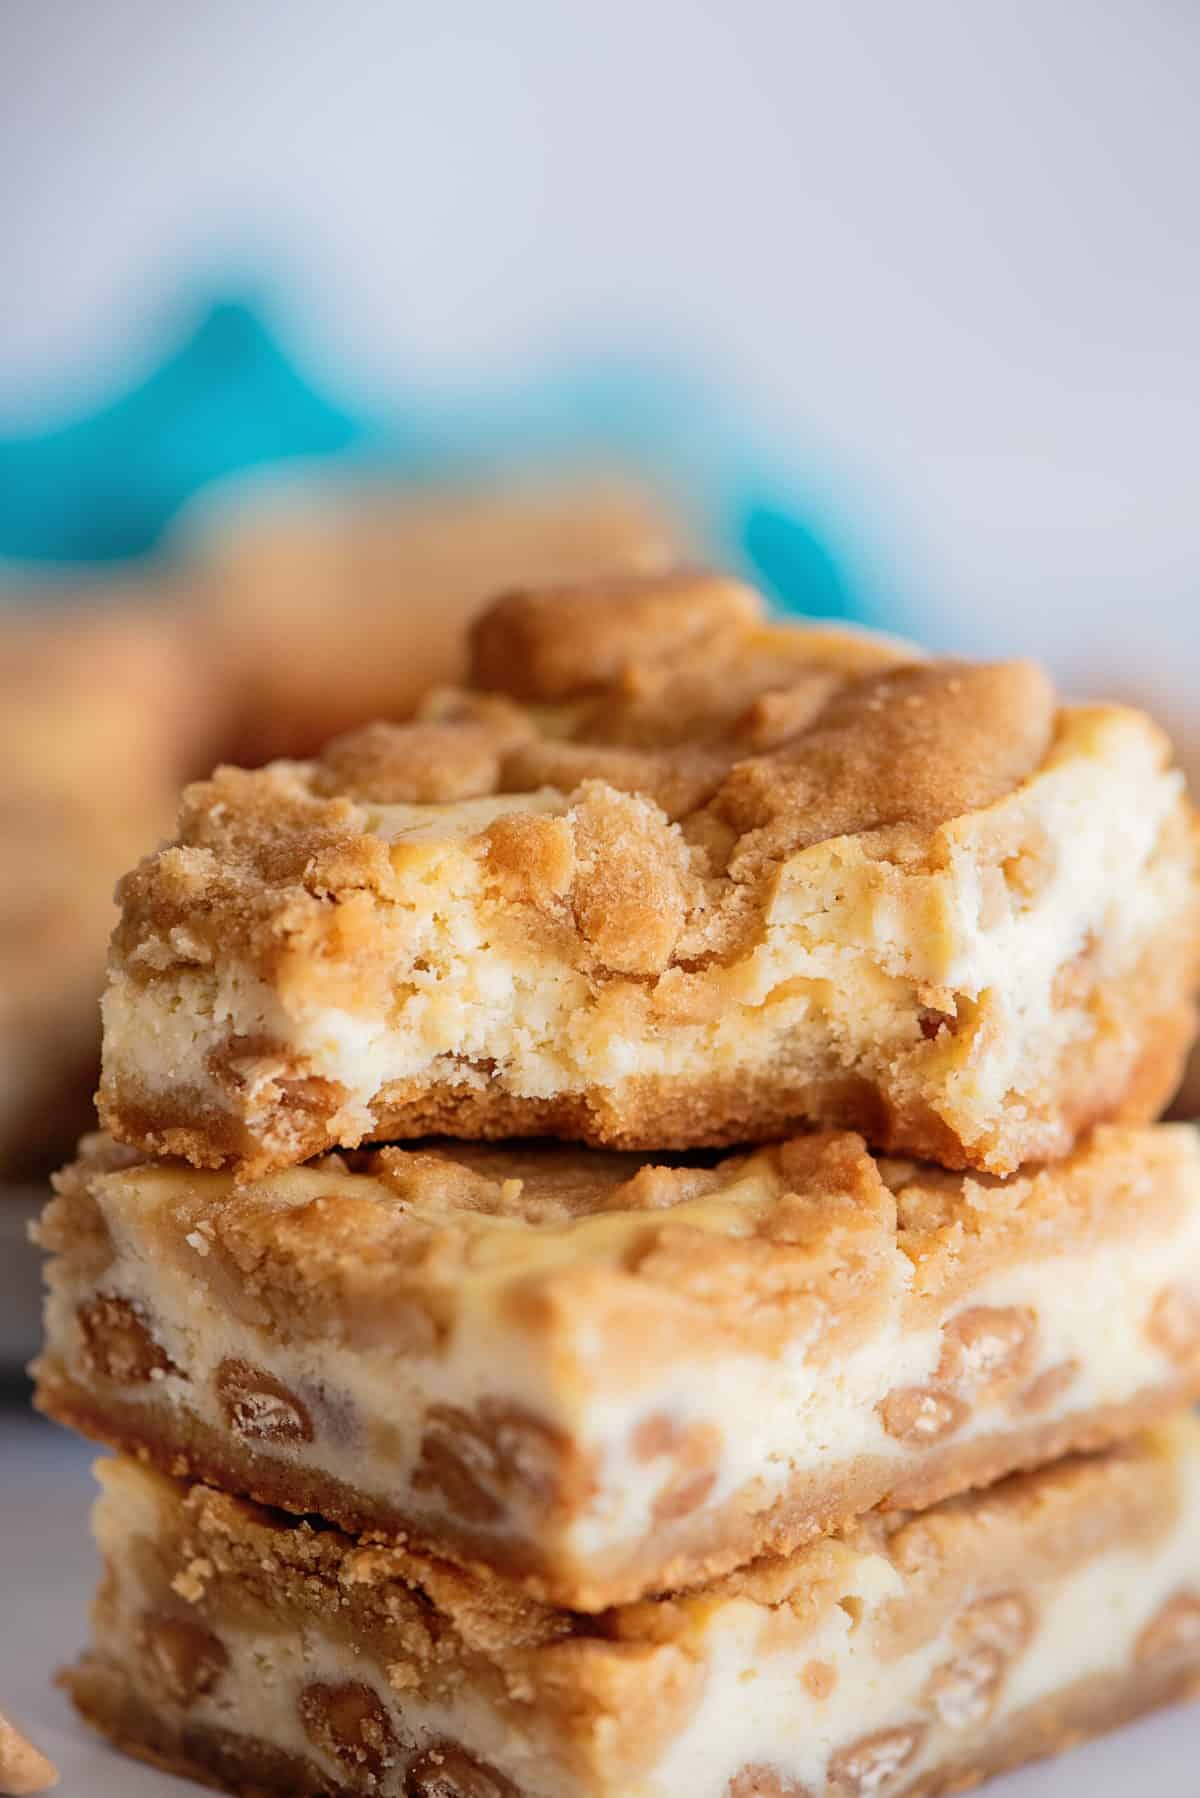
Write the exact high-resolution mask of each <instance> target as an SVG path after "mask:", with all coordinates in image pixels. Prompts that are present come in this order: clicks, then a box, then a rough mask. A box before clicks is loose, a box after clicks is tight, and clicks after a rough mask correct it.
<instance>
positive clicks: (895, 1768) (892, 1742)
mask: <svg viewBox="0 0 1200 1798" xmlns="http://www.w3.org/2000/svg"><path fill="white" fill-rule="evenodd" d="M924 1740H925V1725H924V1724H923V1723H912V1724H908V1725H902V1726H901V1727H900V1728H897V1729H881V1730H877V1731H876V1733H875V1734H874V1735H870V1736H864V1737H863V1738H862V1740H861V1741H859V1742H854V1743H852V1744H851V1746H850V1747H849V1748H842V1749H839V1751H838V1752H837V1754H835V1755H834V1756H833V1758H832V1759H831V1760H830V1763H829V1785H828V1793H829V1798H889V1795H890V1794H891V1793H892V1792H894V1791H896V1790H897V1789H898V1784H899V1779H900V1775H901V1774H902V1773H903V1772H904V1771H905V1769H906V1768H907V1767H908V1766H909V1764H910V1762H912V1761H913V1760H914V1759H915V1758H916V1756H917V1754H918V1753H919V1752H920V1749H921V1744H922V1743H923V1742H924Z"/></svg>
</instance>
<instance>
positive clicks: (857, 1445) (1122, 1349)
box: [38, 1125, 1200, 1610]
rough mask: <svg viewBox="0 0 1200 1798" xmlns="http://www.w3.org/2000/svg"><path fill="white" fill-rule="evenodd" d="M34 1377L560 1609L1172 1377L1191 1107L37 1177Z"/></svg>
mask: <svg viewBox="0 0 1200 1798" xmlns="http://www.w3.org/2000/svg"><path fill="white" fill-rule="evenodd" d="M58 1189H59V1190H58V1197H57V1198H56V1199H55V1200H54V1201H53V1203H52V1205H51V1206H50V1209H49V1211H48V1212H47V1215H46V1219H45V1222H44V1224H43V1227H42V1240H43V1242H44V1243H45V1245H46V1246H47V1247H48V1248H49V1249H51V1250H52V1251H53V1254H54V1259H53V1260H52V1261H51V1263H50V1267H49V1281H50V1288H51V1294H50V1299H49V1304H48V1311H47V1322H48V1339H47V1347H46V1351H45V1354H44V1356H43V1357H42V1360H41V1362H40V1363H39V1364H38V1375H39V1402H40V1404H41V1406H42V1408H43V1409H44V1410H46V1411H48V1412H49V1413H50V1414H51V1415H52V1416H54V1417H56V1418H58V1419H59V1420H60V1421H62V1422H63V1423H66V1424H69V1425H71V1426H72V1427H74V1428H76V1429H78V1430H81V1431H82V1432H83V1433H84V1434H86V1435H90V1436H93V1437H96V1438H98V1439H99V1440H101V1441H105V1442H108V1443H111V1444H113V1445H115V1446H117V1447H119V1448H121V1449H124V1450H126V1451H129V1452H133V1453H136V1454H138V1455H141V1456H144V1457H146V1458H148V1459H151V1460H153V1461H155V1462H157V1464H158V1465H159V1466H160V1467H162V1468H164V1469H165V1470H167V1471H168V1472H172V1473H177V1474H181V1475H190V1476H191V1477H194V1478H198V1479H202V1480H205V1481H208V1482H209V1483H211V1484H213V1485H218V1486H225V1487H228V1488H229V1489H231V1490H233V1491H239V1492H244V1493H247V1494H249V1495H251V1496H252V1497H255V1498H257V1499H260V1500H262V1501H264V1502H266V1503H269V1504H273V1505H276V1506H280V1507H283V1508H285V1509H287V1510H291V1511H296V1512H316V1513H320V1514H321V1515H322V1516H324V1517H326V1518H328V1519H329V1520H331V1521H334V1522H337V1523H339V1524H341V1525H342V1526H344V1527H346V1528H348V1529H350V1530H352V1531H359V1532H361V1531H376V1532H381V1533H383V1534H385V1535H390V1536H392V1537H394V1536H396V1535H398V1534H405V1533H407V1534H408V1535H409V1536H411V1537H412V1538H413V1539H416V1540H420V1541H423V1542H425V1543H427V1544H428V1543H433V1544H434V1545H435V1546H436V1547H437V1549H438V1551H439V1552H440V1553H443V1554H445V1555H448V1556H455V1557H458V1558H461V1559H462V1560H463V1561H465V1562H467V1563H482V1564H485V1565H488V1566H490V1567H492V1568H494V1569H498V1570H500V1571H501V1572H502V1573H504V1574H505V1575H507V1576H508V1577H509V1578H510V1579H512V1580H514V1581H517V1582H520V1583H522V1584H523V1585H524V1587H525V1589H526V1590H528V1591H531V1592H535V1593H537V1594H539V1595H541V1596H545V1597H549V1598H551V1599H553V1600H554V1601H555V1602H558V1603H564V1604H567V1605H569V1606H571V1607H573V1608H575V1609H582V1610H596V1609H599V1608H602V1607H603V1606H606V1605H608V1604H611V1603H613V1602H615V1601H618V1600H623V1599H628V1598H631V1597H637V1596H640V1595H641V1594H642V1593H644V1592H647V1591H660V1590H663V1589H665V1588H667V1587H670V1586H678V1585H681V1584H684V1583H696V1582H698V1581H700V1580H704V1579H708V1578H711V1577H713V1576H714V1575H717V1574H720V1573H723V1572H725V1571H726V1570H727V1569H729V1568H731V1567H732V1566H734V1565H736V1564H737V1563H739V1562H741V1561H743V1560H745V1559H747V1558H748V1557H749V1556H751V1555H754V1554H757V1553H759V1552H761V1551H762V1550H763V1549H765V1548H772V1549H775V1550H786V1549H790V1548H791V1547H793V1546H794V1545H796V1544H797V1543H800V1542H802V1541H804V1540H806V1539H810V1538H812V1537H814V1536H816V1535H818V1534H820V1533H821V1532H822V1531H824V1530H826V1529H828V1528H829V1527H831V1526H832V1525H836V1524H839V1523H842V1522H844V1521H845V1520H846V1519H848V1518H850V1517H852V1516H854V1515H855V1514H857V1513H859V1512H862V1511H865V1510H867V1509H869V1508H871V1507H873V1506H876V1505H879V1504H882V1503H885V1502H886V1503H888V1504H890V1505H892V1506H904V1507H909V1508H916V1507H920V1506H924V1505H927V1504H930V1503H932V1502H933V1501H934V1500H936V1499H939V1498H942V1497H944V1496H945V1495H947V1494H949V1493H952V1492H955V1491H961V1490H963V1489H964V1488H966V1487H970V1486H974V1485H980V1484H984V1483H985V1482H987V1481H990V1480H994V1479H996V1478H997V1477H998V1476H1000V1475H1002V1474H1005V1473H1008V1472H1010V1471H1011V1470H1012V1469H1014V1468H1016V1467H1021V1466H1030V1465H1033V1464H1035V1463H1036V1462H1039V1461H1042V1460H1045V1459H1047V1458H1049V1457H1051V1456H1053V1455H1058V1454H1061V1453H1063V1452H1065V1451H1066V1450H1068V1449H1072V1448H1078V1447H1081V1446H1089V1447H1091V1446H1097V1445H1100V1444H1102V1443H1105V1442H1108V1441H1111V1440H1112V1439H1113V1438H1114V1437H1116V1436H1118V1435H1120V1434H1121V1433H1123V1432H1126V1431H1128V1430H1130V1429H1132V1428H1134V1427H1137V1426H1138V1425H1139V1424H1141V1423H1143V1422H1145V1421H1147V1420H1149V1419H1151V1418H1154V1417H1155V1416H1157V1415H1160V1414H1164V1413H1165V1412H1167V1411H1168V1410H1172V1409H1175V1408H1177V1407H1178V1406H1179V1405H1181V1404H1183V1403H1185V1402H1186V1401H1187V1399H1188V1398H1189V1397H1190V1396H1193V1395H1195V1394H1196V1393H1197V1392H1200V1139H1198V1138H1197V1136H1196V1133H1195V1132H1194V1131H1192V1130H1191V1129H1190V1128H1188V1127H1186V1126H1183V1125H1178V1126H1174V1125H1159V1126H1154V1127H1143V1128H1141V1129H1132V1128H1122V1127H1117V1126H1107V1127H1102V1128H1101V1129H1099V1130H1098V1131H1097V1132H1096V1133H1095V1134H1094V1135H1093V1136H1092V1137H1091V1138H1090V1139H1089V1140H1088V1141H1087V1142H1086V1143H1085V1144H1083V1145H1082V1146H1081V1147H1080V1148H1078V1149H1077V1150H1076V1151H1075V1152H1074V1153H1073V1154H1072V1155H1071V1156H1070V1157H1069V1158H1068V1159H1067V1160H1066V1161H1063V1162H1060V1163H1056V1164H1053V1165H1051V1166H1049V1167H1046V1168H1043V1169H1040V1170H1033V1171H1030V1172H1028V1173H1025V1174H1020V1175H1015V1176H1011V1177H1010V1178H1008V1179H1007V1180H998V1179H995V1178H991V1177H986V1176H985V1177H977V1176H971V1175H964V1174H955V1173H949V1172H946V1171H944V1170H942V1169H939V1168H934V1167H929V1166H924V1165H917V1164H914V1163H911V1162H899V1161H889V1160H877V1159H875V1158H873V1157H872V1156H871V1155H870V1154H869V1153H868V1151H867V1150H866V1149H865V1147H864V1145H863V1143H862V1140H861V1138H858V1137H856V1136H853V1135H850V1134H848V1133H845V1132H827V1133H816V1134H814V1135H812V1136H802V1137H797V1138H795V1139H793V1140H791V1141H789V1142H786V1143H784V1144H782V1145H778V1146H775V1147H769V1148H764V1149H761V1150H759V1151H757V1152H755V1153H753V1154H749V1155H739V1156H733V1157H727V1158H725V1159H723V1160H714V1159H713V1158H711V1157H710V1158H708V1163H707V1165H700V1164H698V1163H697V1162H695V1160H693V1163H691V1164H687V1163H684V1164H676V1165H660V1164H655V1163H651V1162H645V1161H643V1160H641V1159H640V1158H637V1157H634V1156H622V1155H613V1154H605V1153H603V1152H599V1151H587V1150H580V1149H575V1150H569V1149H556V1148H554V1147H549V1148H547V1147H533V1148H529V1149H525V1150H521V1149H500V1148H496V1147H491V1146H487V1145H483V1146H469V1145H465V1144H454V1143H446V1144H443V1145H441V1146H440V1147H439V1146H433V1147H426V1148H422V1149H417V1150H413V1151H406V1150H403V1149H398V1148H385V1149H381V1150H379V1151H377V1152H375V1153H369V1152H367V1151H361V1152H359V1153H358V1154H357V1155H355V1156H351V1157H349V1158H346V1157H341V1156H330V1157H327V1158H326V1159H324V1160H322V1161H319V1162H317V1163H316V1164H315V1165H312V1166H306V1167H300V1168H293V1169H289V1170H285V1171H283V1172H279V1173H276V1174H273V1175H269V1176H265V1177H264V1178H263V1179H262V1180H260V1181H257V1182H254V1183H252V1184H249V1185H243V1186H241V1187H238V1186H236V1185H235V1184H234V1182H233V1180H232V1177H231V1176H230V1175H228V1174H221V1173H215V1172H196V1171H194V1170H192V1169H189V1168H187V1167H186V1166H184V1165H182V1164H178V1163H176V1164H174V1165H171V1166H165V1165H155V1164H145V1163H142V1164H139V1163H138V1161H137V1158H136V1156H135V1155H134V1154H133V1152H132V1151H129V1150H120V1149H114V1148H113V1147H112V1145H111V1144H108V1143H106V1142H105V1141H104V1140H103V1139H95V1140H93V1141H92V1142H91V1143H90V1144H89V1145H87V1146H86V1148H85V1153H84V1156H83V1159H82V1160H81V1161H80V1162H79V1163H78V1164H77V1165H76V1166H75V1167H73V1168H72V1169H70V1170H68V1171H67V1172H66V1173H65V1174H64V1175H62V1176H60V1178H59V1181H58Z"/></svg>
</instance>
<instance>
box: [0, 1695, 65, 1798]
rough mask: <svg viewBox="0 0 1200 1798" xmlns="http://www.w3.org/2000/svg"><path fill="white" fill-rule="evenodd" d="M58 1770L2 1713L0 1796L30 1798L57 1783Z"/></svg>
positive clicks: (0, 1713)
mask: <svg viewBox="0 0 1200 1798" xmlns="http://www.w3.org/2000/svg"><path fill="white" fill-rule="evenodd" d="M58 1777H59V1775H58V1768H57V1767H56V1766H55V1765H54V1762H53V1761H49V1760H47V1759H46V1756H45V1755H44V1754H43V1753H42V1752H41V1751H40V1749H37V1748H35V1747H34V1745H33V1743H32V1742H31V1741H29V1739H28V1738H27V1737H26V1736H23V1735H22V1734H21V1732H20V1730H19V1729H17V1727H16V1726H15V1724H12V1723H10V1722H9V1720H8V1718H7V1717H6V1716H5V1715H4V1713H3V1712H2V1711H0V1794H2V1795H3V1798H27V1795H28V1794H31V1793H33V1792H48V1791H49V1790H50V1788H51V1786H56V1785H57V1784H58Z"/></svg>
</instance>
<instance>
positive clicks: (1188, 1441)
mask: <svg viewBox="0 0 1200 1798" xmlns="http://www.w3.org/2000/svg"><path fill="white" fill-rule="evenodd" d="M100 1474H101V1479H102V1481H103V1485H104V1495H103V1497H102V1498H101V1500H100V1503H99V1505H98V1507H97V1510H96V1516H95V1528H96V1535H97V1539H98V1541H99V1545H100V1549H101V1553H102V1555H103V1557H104V1561H105V1563H106V1571H105V1577H104V1581H103V1584H102V1586H101V1590H100V1596H99V1598H98V1600H97V1603H96V1607H95V1611H94V1647H93V1648H92V1651H91V1652H90V1653H89V1654H88V1655H87V1656H86V1657H85V1658H84V1660H83V1661H82V1663H81V1664H80V1665H79V1667H78V1668H77V1669H76V1670H75V1671H74V1672H73V1673H72V1674H71V1675H69V1676H68V1683H69V1687H70V1690H71V1692H72V1695H73V1696H74V1699H75V1702H76V1704H77V1705H78V1707H79V1708H80V1710H81V1711H82V1712H83V1714H84V1716H85V1717H87V1718H88V1719H89V1720H90V1721H91V1722H92V1723H94V1724H95V1725H97V1727H99V1728H100V1729H101V1730H103V1731H104V1732H105V1734H107V1735H108V1736H110V1737H111V1738H112V1739H113V1740H114V1741H115V1742H116V1743H117V1744H118V1745H120V1746H121V1747H123V1748H125V1749H127V1750H128V1751H130V1752H131V1753H134V1754H139V1755H142V1756H144V1757H146V1758H148V1759H150V1760H153V1761H155V1762H156V1763H157V1764H159V1765H161V1766H166V1767H168V1768H170V1769H172V1770H173V1771H177V1772H181V1773H186V1774H191V1775H192V1776H194V1777H199V1778H201V1779H204V1780H206V1781H208V1782H211V1783H215V1784H217V1785H218V1786H223V1787H225V1788H226V1789H227V1790H232V1791H243V1790H247V1789H250V1788H252V1789H253V1790H254V1791H255V1792H257V1793H262V1792H278V1793H280V1794H284V1793H286V1794H287V1795H288V1798H317V1795H318V1794H321V1795H327V1794H336V1795H337V1798H350V1795H352V1794H360V1793H374V1794H378V1795H379V1798H678V1795H679V1794H681V1793H685V1792H686V1793H687V1794H688V1798H902V1795H903V1798H917V1795H918V1794H919V1795H920V1798H932V1795H933V1794H936V1793H944V1792H951V1791H958V1790H960V1789H961V1788H963V1787H964V1786H968V1785H973V1784H975V1782H976V1781H977V1780H979V1779H981V1778H983V1777H985V1776H986V1775H988V1774H990V1773H995V1772H999V1771H1001V1770H1003V1769H1005V1768H1008V1767H1012V1766H1015V1765H1017V1764H1019V1763H1020V1762H1022V1761H1026V1760H1029V1759H1032V1758H1034V1757H1036V1756H1039V1755H1047V1754H1054V1753H1058V1752H1059V1751H1061V1750H1063V1749H1066V1748H1069V1747H1071V1746H1073V1745H1074V1744H1075V1743H1077V1742H1078V1741H1080V1740H1081V1739H1082V1738H1083V1737H1086V1736H1088V1735H1092V1734H1095V1733H1097V1732H1098V1731H1101V1730H1104V1729H1109V1728H1111V1727H1113V1726H1114V1725H1116V1724H1118V1723H1121V1722H1123V1721H1124V1720H1125V1719H1127V1718H1129V1717H1132V1716H1136V1715H1137V1714H1138V1713H1140V1712H1142V1711H1145V1710H1149V1709H1150V1708H1152V1707H1153V1706H1156V1705H1160V1704H1163V1703H1166V1702H1169V1701H1172V1700H1176V1699H1180V1698H1183V1697H1187V1696H1189V1695H1192V1694H1195V1693H1196V1692H1197V1691H1200V1439H1198V1426H1197V1424H1196V1423H1195V1422H1194V1421H1193V1420H1192V1419H1190V1418H1185V1419H1182V1420H1180V1421H1178V1422H1176V1423H1174V1424H1172V1425H1171V1426H1170V1427H1168V1428H1167V1429H1164V1430H1163V1431H1161V1432H1158V1433H1154V1434H1151V1435H1148V1436H1143V1437H1141V1438H1136V1439H1134V1440H1133V1441H1132V1442H1131V1443H1128V1444H1126V1445H1124V1446H1122V1447H1120V1448H1117V1449H1114V1450H1112V1451H1110V1452H1109V1453H1106V1454H1103V1455H1100V1456H1097V1457H1094V1458H1080V1459H1073V1460H1067V1461H1064V1462H1059V1463H1057V1464H1055V1465H1054V1466H1051V1467H1047V1468H1044V1469H1042V1470H1041V1471H1039V1472H1037V1473H1033V1474H1027V1475H1020V1476H1015V1477H1014V1478H1012V1479H1011V1480H1008V1481H1005V1482H1003V1483H1002V1484H1000V1485H999V1486H996V1487H993V1488H991V1489H989V1490H988V1491H986V1492H983V1493H980V1494H977V1495H975V1496H972V1497H970V1498H967V1499H958V1500H953V1501H951V1502H949V1503H946V1504H943V1505H939V1506H937V1507H936V1508H935V1509H933V1510H931V1511H926V1512H923V1513H918V1514H916V1515H904V1514H899V1515H893V1516H890V1517H884V1516H880V1515H874V1516H872V1517H870V1518H868V1519H866V1520H864V1521H863V1522H862V1523H861V1524H859V1525H857V1526H855V1527H854V1528H852V1529H850V1530H848V1531H846V1532H844V1533H841V1534H838V1535H835V1536H833V1537H831V1538H828V1539H826V1540H824V1541H821V1542H818V1543H814V1544H813V1545H811V1546H810V1547H808V1548H805V1549H803V1550H801V1551H800V1552H799V1553H797V1554H795V1555H793V1556H791V1557H789V1558H785V1559H771V1558H768V1559H764V1560H760V1561H757V1562H755V1563H754V1564H753V1565H752V1566H750V1567H748V1568H745V1569H743V1570H742V1571H741V1572H739V1573H737V1574H735V1575H733V1576H732V1577H731V1578H729V1579H728V1580H725V1581H721V1582H717V1583H716V1584H713V1585H711V1586H708V1587H706V1588H705V1589H703V1590H702V1591H700V1592H697V1593H694V1594H692V1595H690V1596H686V1597H674V1598H669V1599H664V1600H659V1601H656V1602H649V1601H647V1602H643V1603H640V1604H634V1605H629V1606H625V1607H622V1608H619V1609H617V1610H614V1611H610V1612H608V1613H607V1614H606V1615H605V1616H603V1617H600V1618H596V1617H583V1616H580V1615H578V1614H574V1613H571V1612H569V1611H561V1610H553V1609H548V1608H546V1607H544V1606H541V1605H537V1604H534V1603H532V1602H529V1601H522V1600H521V1599H519V1598H517V1597H515V1596H514V1595H513V1593H512V1591H511V1589H510V1588H508V1587H506V1586H503V1585H498V1584H497V1583H496V1582H494V1581H489V1580H486V1579H482V1578H478V1577H472V1576H470V1575H468V1574H465V1573H462V1572H459V1571H456V1570H455V1569H453V1568H451V1567H448V1566H447V1565H445V1564H444V1563H441V1562H438V1561H436V1560H434V1559H431V1558H427V1557H424V1556H421V1555H418V1554H414V1553H412V1552H411V1551H406V1550H405V1549H403V1548H400V1547H387V1546H382V1545H370V1544H366V1543H362V1542H358V1541H356V1540H355V1539H354V1538H353V1537H349V1536H345V1535H343V1534H341V1533H340V1532H339V1531H337V1530H334V1529H329V1528H314V1527H313V1526H312V1525H311V1524H310V1523H308V1522H305V1521H300V1520H288V1519H287V1518H285V1517H283V1516H282V1515H281V1514H280V1513H278V1512H266V1511H261V1510H259V1509H257V1508H256V1507H254V1506H253V1505H250V1504H248V1503H246V1502H245V1501H241V1500H238V1499H234V1498H230V1497H228V1496H226V1495H224V1494H219V1493H216V1492H213V1491H211V1490H209V1489H208V1488H206V1487H201V1486H195V1487H192V1488H191V1489H190V1490H189V1489H188V1488H187V1487H185V1486H181V1485H176V1484H175V1483H174V1482H172V1481H169V1480H167V1479H166V1478H164V1477H163V1476H162V1475H160V1474H157V1473H154V1472H151V1471H148V1470H146V1469H144V1468H142V1467H141V1466H139V1465H138V1464H137V1463H135V1462H132V1461H125V1460H118V1461H115V1462H104V1463H102V1464H101V1467H100Z"/></svg>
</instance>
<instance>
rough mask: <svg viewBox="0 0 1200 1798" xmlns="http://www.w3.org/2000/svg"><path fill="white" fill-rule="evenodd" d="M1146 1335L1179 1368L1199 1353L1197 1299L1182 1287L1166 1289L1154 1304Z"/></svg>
mask: <svg viewBox="0 0 1200 1798" xmlns="http://www.w3.org/2000/svg"><path fill="white" fill-rule="evenodd" d="M1146 1334H1147V1335H1148V1336H1149V1338H1150V1340H1151V1342H1152V1343H1153V1344H1154V1346H1155V1348H1157V1349H1161V1350H1162V1352H1163V1354H1164V1355H1168V1356H1169V1357H1170V1358H1171V1360H1172V1361H1175V1362H1177V1363H1179V1364H1180V1365H1181V1366H1182V1365H1184V1364H1185V1363H1187V1362H1189V1361H1191V1360H1192V1358H1193V1357H1194V1356H1195V1355H1196V1354H1197V1353H1200V1298H1198V1297H1197V1296H1196V1294H1195V1293H1194V1292H1191V1291H1189V1290H1187V1289H1186V1288H1185V1287H1182V1286H1167V1287H1164V1289H1163V1291H1162V1292H1160V1293H1159V1295H1158V1297H1157V1299H1155V1301H1154V1307H1153V1309H1152V1310H1151V1312H1150V1316H1149V1319H1148V1321H1147V1324H1146Z"/></svg>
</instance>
